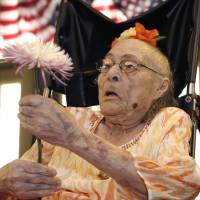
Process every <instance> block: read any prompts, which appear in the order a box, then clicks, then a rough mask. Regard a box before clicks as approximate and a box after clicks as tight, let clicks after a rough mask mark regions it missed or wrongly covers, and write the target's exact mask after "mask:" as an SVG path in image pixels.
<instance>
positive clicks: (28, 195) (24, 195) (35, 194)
mask: <svg viewBox="0 0 200 200" xmlns="http://www.w3.org/2000/svg"><path fill="white" fill-rule="evenodd" d="M57 191H59V189H55V190H37V191H36V190H34V191H28V192H27V191H21V192H18V193H17V197H18V198H20V199H35V198H40V197H47V196H51V195H53V194H54V193H55V192H57ZM15 196H16V195H15Z"/></svg>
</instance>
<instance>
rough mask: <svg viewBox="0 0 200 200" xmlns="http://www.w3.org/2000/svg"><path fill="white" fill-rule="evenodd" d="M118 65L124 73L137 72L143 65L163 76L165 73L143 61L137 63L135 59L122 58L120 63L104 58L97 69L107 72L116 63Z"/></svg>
mask: <svg viewBox="0 0 200 200" xmlns="http://www.w3.org/2000/svg"><path fill="white" fill-rule="evenodd" d="M116 64H117V65H118V66H119V68H120V70H121V71H122V72H123V73H133V72H137V71H139V69H140V68H141V67H144V68H146V69H148V70H150V71H152V72H154V73H156V74H158V75H159V76H162V77H163V74H161V73H159V72H157V71H155V70H154V69H151V68H149V67H147V66H145V65H143V64H141V63H137V62H135V61H132V60H122V61H121V62H120V63H113V61H111V60H110V61H105V60H102V61H101V63H100V64H99V65H98V66H97V70H98V71H99V72H101V73H106V72H108V71H109V70H110V69H111V68H112V67H113V66H114V65H116Z"/></svg>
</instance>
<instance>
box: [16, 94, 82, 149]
mask: <svg viewBox="0 0 200 200" xmlns="http://www.w3.org/2000/svg"><path fill="white" fill-rule="evenodd" d="M19 105H20V109H19V111H20V113H19V115H18V117H19V119H20V123H21V125H22V127H24V128H25V129H27V130H29V131H30V132H31V133H32V134H34V135H35V136H36V137H38V138H40V139H43V140H45V141H47V142H49V143H51V144H55V145H59V146H64V147H67V143H69V144H70V140H71V141H72V140H73V139H75V137H76V136H75V133H77V131H79V129H78V126H77V124H76V122H75V120H74V119H73V117H72V116H71V114H69V113H67V112H66V111H65V109H64V108H63V107H62V106H61V105H59V104H58V103H57V102H56V101H54V100H53V99H49V98H45V97H42V96H40V95H29V96H25V97H23V98H22V99H21V101H20V102H19Z"/></svg>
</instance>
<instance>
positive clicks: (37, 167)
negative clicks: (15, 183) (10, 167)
mask: <svg viewBox="0 0 200 200" xmlns="http://www.w3.org/2000/svg"><path fill="white" fill-rule="evenodd" d="M23 171H24V172H26V173H30V174H39V175H43V176H49V177H53V176H56V175H57V171H56V170H55V169H53V168H50V167H47V166H45V165H42V164H39V163H35V162H27V165H26V167H24V168H23Z"/></svg>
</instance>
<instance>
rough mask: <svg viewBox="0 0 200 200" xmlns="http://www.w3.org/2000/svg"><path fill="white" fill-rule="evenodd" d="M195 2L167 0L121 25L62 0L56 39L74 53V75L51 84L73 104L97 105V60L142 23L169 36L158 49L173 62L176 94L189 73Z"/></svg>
mask: <svg viewBox="0 0 200 200" xmlns="http://www.w3.org/2000/svg"><path fill="white" fill-rule="evenodd" d="M194 2H195V0H168V1H166V2H163V3H161V4H160V5H159V6H157V7H155V8H153V9H151V10H149V11H147V12H146V13H144V14H142V15H140V16H138V17H135V18H133V19H129V20H128V21H125V22H122V23H118V24H116V23H114V22H113V21H111V20H110V19H109V18H107V17H106V16H104V15H102V14H101V13H99V12H97V11H96V10H95V9H94V8H92V7H91V6H89V5H88V4H87V3H85V2H83V1H81V0H68V1H67V2H66V1H62V4H61V10H60V16H59V19H58V22H57V32H56V38H55V42H56V43H58V44H59V45H60V46H61V47H62V48H63V49H65V51H66V52H68V53H69V54H70V56H71V57H72V59H73V63H74V76H73V77H72V79H71V80H70V82H68V86H67V87H63V86H61V85H59V84H58V83H56V82H55V81H54V80H52V81H51V83H50V85H49V88H50V89H52V90H55V91H58V92H61V93H66V97H67V103H68V105H69V106H77V107H79V106H91V105H97V104H98V91H97V85H96V83H95V79H96V78H97V75H98V73H97V72H96V63H97V61H98V60H100V59H101V58H103V57H104V55H105V54H106V53H107V52H108V50H109V49H110V44H111V41H112V40H113V39H114V38H115V37H118V36H119V35H120V33H121V32H122V31H123V30H125V29H127V28H129V27H132V26H133V25H134V23H135V22H141V23H142V24H144V25H145V27H146V28H148V29H153V28H157V29H158V30H159V32H160V35H162V36H166V39H164V40H162V41H160V42H159V45H158V47H159V48H160V49H161V50H162V52H163V53H164V54H165V55H167V57H168V58H169V60H170V63H171V66H172V71H173V75H174V82H175V96H176V97H177V96H178V95H179V94H180V92H181V91H182V89H183V88H184V86H185V85H186V83H187V82H188V77H189V74H190V70H189V69H190V67H189V63H190V61H191V56H192V55H191V54H189V53H188V52H190V49H191V48H193V42H194V41H193V40H192V39H191V38H192V34H193V32H194V24H195V22H194V19H193V9H194Z"/></svg>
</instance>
